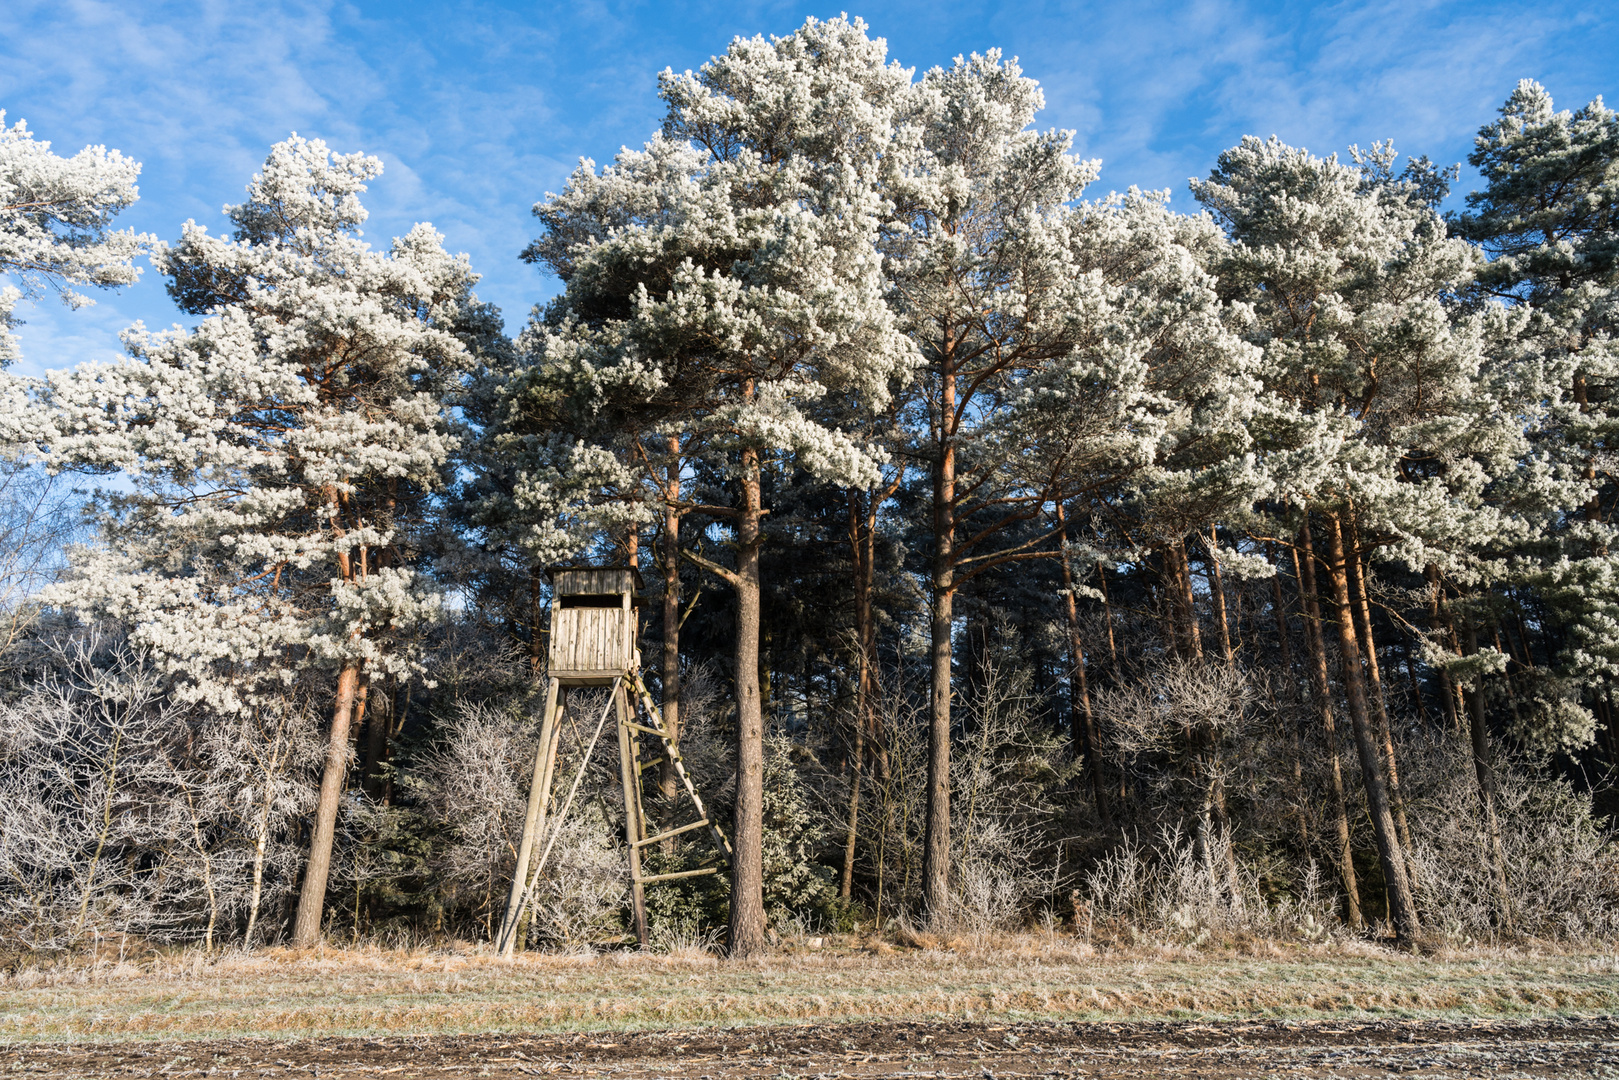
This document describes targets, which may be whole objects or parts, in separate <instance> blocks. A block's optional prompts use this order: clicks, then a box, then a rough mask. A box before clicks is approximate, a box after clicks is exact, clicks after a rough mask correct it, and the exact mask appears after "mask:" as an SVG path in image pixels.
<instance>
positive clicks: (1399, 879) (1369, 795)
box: [1323, 514, 1422, 941]
mask: <svg viewBox="0 0 1619 1080" xmlns="http://www.w3.org/2000/svg"><path fill="white" fill-rule="evenodd" d="M1323 520H1324V522H1325V526H1326V533H1327V552H1328V556H1329V562H1328V564H1327V574H1328V577H1329V578H1330V579H1331V584H1332V595H1333V603H1334V606H1335V607H1336V608H1337V611H1336V613H1335V614H1336V620H1337V624H1338V655H1339V660H1340V661H1341V663H1340V664H1339V667H1340V669H1341V670H1342V672H1343V683H1344V697H1345V699H1346V700H1347V701H1348V704H1349V720H1350V724H1351V725H1352V726H1353V728H1354V731H1355V748H1356V750H1357V751H1358V752H1359V754H1360V772H1361V780H1362V781H1363V783H1364V784H1365V787H1366V802H1367V806H1368V809H1369V810H1370V812H1371V818H1372V834H1373V836H1374V837H1375V838H1376V840H1377V857H1378V861H1379V862H1380V863H1381V864H1382V867H1383V879H1384V881H1385V882H1386V883H1387V885H1388V897H1389V917H1390V920H1391V921H1392V922H1393V924H1394V931H1395V933H1396V934H1397V935H1398V936H1399V937H1400V938H1401V939H1402V940H1405V941H1410V940H1412V939H1414V938H1415V937H1416V936H1417V934H1418V933H1419V932H1420V931H1421V930H1422V923H1421V921H1420V920H1419V919H1418V918H1417V905H1416V901H1415V900H1414V899H1413V897H1412V895H1411V881H1410V879H1409V878H1408V877H1407V876H1406V872H1405V865H1406V864H1405V851H1404V849H1403V848H1402V847H1401V846H1400V837H1399V834H1398V832H1397V831H1396V830H1395V827H1394V813H1393V811H1392V810H1391V809H1390V808H1389V797H1388V789H1387V788H1386V787H1385V785H1384V783H1383V762H1382V759H1381V757H1380V756H1379V755H1378V752H1377V742H1376V739H1375V736H1374V735H1373V733H1372V723H1371V717H1370V715H1369V713H1370V710H1369V708H1368V706H1367V704H1366V682H1365V679H1364V677H1363V674H1362V671H1361V658H1360V644H1359V642H1358V641H1357V640H1356V635H1355V622H1354V615H1353V614H1352V613H1351V605H1350V601H1349V572H1348V569H1347V567H1346V566H1345V558H1344V537H1343V532H1344V530H1343V519H1342V517H1341V515H1338V514H1325V515H1323Z"/></svg>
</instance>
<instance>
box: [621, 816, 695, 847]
mask: <svg viewBox="0 0 1619 1080" xmlns="http://www.w3.org/2000/svg"><path fill="white" fill-rule="evenodd" d="M707 824H708V819H707V818H703V819H702V820H700V821H694V822H692V823H691V824H690V825H682V826H681V827H680V828H678V829H670V830H669V831H668V832H661V833H659V834H658V835H657V836H649V837H647V838H646V839H645V840H637V841H636V842H635V846H636V847H646V846H647V845H648V844H656V843H658V842H659V841H660V840H668V839H670V838H671V837H675V836H679V835H680V834H681V833H688V832H691V831H692V830H693V829H701V828H702V827H703V826H704V825H707Z"/></svg>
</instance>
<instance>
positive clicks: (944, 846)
mask: <svg viewBox="0 0 1619 1080" xmlns="http://www.w3.org/2000/svg"><path fill="white" fill-rule="evenodd" d="M945 352H946V358H945V362H944V364H943V372H942V378H943V382H942V385H941V394H940V408H939V444H940V445H939V456H938V460H937V461H936V462H935V464H934V473H933V538H934V556H933V627H932V635H933V640H932V663H933V673H932V682H933V687H932V689H933V699H932V703H931V705H932V708H931V710H930V711H929V714H928V790H927V807H926V819H927V820H926V826H925V828H924V830H923V833H924V836H923V843H922V907H923V910H924V911H925V912H926V913H927V915H928V917H929V918H930V919H937V920H940V921H941V922H942V921H944V920H947V919H948V918H949V916H950V692H951V685H950V681H951V661H952V659H953V655H954V654H953V642H952V639H951V631H952V629H953V628H954V624H955V611H954V605H955V599H956V576H955V574H956V552H955V543H956V444H955V424H956V380H955V371H954V368H953V367H952V366H951V365H950V363H949V347H948V343H947V347H946V350H945Z"/></svg>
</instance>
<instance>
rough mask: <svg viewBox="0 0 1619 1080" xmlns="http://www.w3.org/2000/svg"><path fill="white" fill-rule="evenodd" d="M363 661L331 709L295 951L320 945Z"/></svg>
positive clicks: (351, 670) (342, 682) (345, 679)
mask: <svg viewBox="0 0 1619 1080" xmlns="http://www.w3.org/2000/svg"><path fill="white" fill-rule="evenodd" d="M361 664H362V661H359V660H350V661H349V662H348V663H346V664H344V665H343V670H342V671H341V672H339V673H338V676H337V699H336V701H335V702H334V704H333V706H332V730H331V733H330V735H329V737H328V739H327V742H326V767H325V770H324V771H323V772H322V773H321V778H320V797H319V799H318V800H317V801H316V803H315V831H314V835H313V836H311V837H310V840H309V863H308V865H307V866H306V867H305V869H304V884H303V890H302V891H301V892H300V893H299V894H298V914H297V916H296V917H294V919H293V923H292V947H293V948H295V949H308V948H312V947H313V946H315V945H316V944H318V943H319V942H320V923H321V914H322V912H323V911H324V909H325V906H326V879H327V877H328V876H329V875H330V874H331V869H332V839H333V837H334V836H335V835H336V832H337V810H338V805H339V803H340V802H341V801H342V798H343V779H344V776H345V775H346V774H347V772H348V768H349V725H350V722H351V721H352V720H353V718H354V706H355V702H356V699H357V698H358V697H359V689H360V668H361Z"/></svg>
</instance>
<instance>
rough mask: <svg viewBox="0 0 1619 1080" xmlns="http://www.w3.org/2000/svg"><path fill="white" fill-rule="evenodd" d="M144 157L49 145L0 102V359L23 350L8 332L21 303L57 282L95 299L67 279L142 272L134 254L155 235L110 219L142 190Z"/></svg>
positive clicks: (128, 277)
mask: <svg viewBox="0 0 1619 1080" xmlns="http://www.w3.org/2000/svg"><path fill="white" fill-rule="evenodd" d="M140 171H141V167H140V163H139V162H136V161H131V160H129V159H128V158H126V157H124V156H123V155H122V154H120V153H119V152H118V151H116V150H108V149H107V148H106V147H104V146H87V147H85V148H84V149H83V150H80V151H79V152H78V153H77V154H74V155H73V156H72V157H70V158H64V157H59V156H58V155H56V154H53V153H51V144H50V143H48V142H42V141H39V140H36V139H35V138H34V136H33V133H32V132H30V131H29V130H28V125H27V124H26V123H25V122H24V121H22V120H19V121H17V122H16V123H15V124H13V125H12V126H10V127H7V126H6V114H5V111H4V110H0V275H3V276H4V277H7V278H10V279H11V283H9V284H5V285H4V287H0V367H5V366H7V365H9V364H11V363H12V362H13V361H15V360H16V359H17V358H18V357H19V356H20V355H21V352H20V351H19V349H18V345H17V339H16V337H15V336H14V335H13V334H12V333H11V331H12V329H13V328H15V327H16V325H17V322H18V319H17V317H16V306H17V303H18V302H19V301H21V300H25V299H26V300H34V299H37V298H38V297H39V296H41V295H42V294H43V293H44V292H45V291H46V290H48V289H54V290H55V291H57V292H58V293H60V294H61V297H62V300H63V301H64V302H65V303H67V304H68V305H69V306H70V307H83V306H85V305H86V304H90V303H93V302H94V301H92V300H91V299H90V298H89V297H87V296H84V295H82V294H80V293H77V292H74V291H73V290H72V289H71V288H70V286H73V285H91V286H97V287H100V288H116V287H117V286H120V285H130V284H133V283H134V282H135V280H136V279H137V278H138V277H140V267H138V266H136V265H135V260H136V259H137V258H138V257H140V256H141V255H143V254H145V253H146V251H147V249H148V247H149V246H150V244H151V238H150V237H148V236H146V235H144V234H139V233H136V232H134V231H133V230H130V229H125V230H122V231H119V232H114V231H113V230H112V220H113V218H115V217H117V216H118V214H119V212H120V211H122V210H126V209H128V208H129V206H130V205H131V204H133V203H134V202H135V200H136V199H137V198H138V197H139V196H138V193H137V191H136V188H135V178H136V177H137V176H139V175H140Z"/></svg>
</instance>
